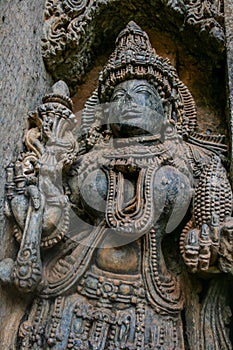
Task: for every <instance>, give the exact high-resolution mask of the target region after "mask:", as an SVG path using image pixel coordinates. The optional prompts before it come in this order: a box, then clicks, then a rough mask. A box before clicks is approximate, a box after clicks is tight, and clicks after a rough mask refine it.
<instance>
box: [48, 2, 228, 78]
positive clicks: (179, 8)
mask: <svg viewBox="0 0 233 350" xmlns="http://www.w3.org/2000/svg"><path fill="white" fill-rule="evenodd" d="M160 2H161V4H162V5H163V6H165V7H167V8H169V9H172V10H173V11H174V16H176V15H177V14H178V16H180V15H181V14H182V17H183V23H184V26H185V25H186V23H188V24H190V25H194V26H196V27H197V28H199V29H200V31H207V32H208V33H210V37H211V36H212V37H214V38H215V39H216V40H217V41H218V42H220V43H221V44H223V43H224V28H223V0H205V1H202V0H184V1H183V0H180V1H176V0H165V1H164V0H163V1H162V0H153V1H151V6H152V8H153V6H157V5H158V6H160V5H161V4H160ZM112 3H113V4H114V6H123V5H121V2H117V1H116V0H83V1H82V0H64V1H61V0H47V1H46V3H45V12H44V16H45V23H44V33H43V36H42V55H43V57H44V59H45V61H46V64H47V66H48V68H49V70H50V71H51V72H54V73H55V74H57V73H56V68H55V67H56V66H60V64H66V65H67V66H68V67H69V71H70V72H69V73H70V76H65V77H66V81H68V80H70V81H71V82H72V83H74V82H76V83H77V81H80V80H81V79H82V77H83V76H84V74H85V73H86V71H87V68H88V66H89V65H90V63H91V59H92V51H93V48H92V46H93V43H94V40H95V39H94V36H93V35H90V33H91V32H93V31H94V24H93V23H94V21H95V19H96V17H98V15H99V13H100V11H102V10H103V9H104V8H108V6H110V5H112ZM136 6H137V4H136ZM139 6H140V5H139ZM138 10H139V11H140V8H139V9H138ZM87 38H88V40H87ZM68 51H69V52H70V57H66V59H64V53H66V52H68ZM84 52H85V54H83V53H84ZM73 55H74V57H72V58H71V56H73ZM59 72H60V73H59V74H60V78H63V73H64V72H63V73H62V69H60V68H59ZM71 72H72V73H71Z"/></svg>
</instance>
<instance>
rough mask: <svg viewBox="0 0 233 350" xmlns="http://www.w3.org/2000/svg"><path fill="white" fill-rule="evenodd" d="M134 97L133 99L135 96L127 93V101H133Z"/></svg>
mask: <svg viewBox="0 0 233 350" xmlns="http://www.w3.org/2000/svg"><path fill="white" fill-rule="evenodd" d="M132 99H133V97H132V96H131V95H130V94H129V93H126V94H125V101H126V102H129V101H132Z"/></svg>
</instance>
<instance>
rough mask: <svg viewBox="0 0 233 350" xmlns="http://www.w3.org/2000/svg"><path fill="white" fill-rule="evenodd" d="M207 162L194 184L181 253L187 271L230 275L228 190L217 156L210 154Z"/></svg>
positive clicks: (232, 256) (231, 248) (232, 223)
mask: <svg viewBox="0 0 233 350" xmlns="http://www.w3.org/2000/svg"><path fill="white" fill-rule="evenodd" d="M207 159H209V160H208V161H207V162H206V163H205V164H204V165H203V167H202V171H201V172H200V175H199V178H198V181H197V184H196V188H195V192H194V199H193V209H192V219H191V221H190V222H189V223H188V224H187V225H186V227H185V228H184V230H183V232H182V234H181V240H180V248H181V254H182V257H183V259H184V262H185V264H186V265H187V266H188V267H189V269H190V271H191V272H198V271H208V272H215V273H216V272H231V271H232V267H233V245H232V232H233V219H232V217H231V215H232V190H231V186H230V182H229V179H228V174H227V171H226V169H225V168H224V166H223V164H222V162H221V159H220V157H219V156H218V155H216V154H214V153H213V154H212V156H210V157H208V158H207Z"/></svg>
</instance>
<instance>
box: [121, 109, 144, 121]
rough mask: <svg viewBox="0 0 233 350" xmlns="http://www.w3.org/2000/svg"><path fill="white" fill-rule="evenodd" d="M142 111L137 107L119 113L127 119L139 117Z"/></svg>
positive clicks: (122, 117)
mask: <svg viewBox="0 0 233 350" xmlns="http://www.w3.org/2000/svg"><path fill="white" fill-rule="evenodd" d="M142 113H143V111H140V110H139V109H133V110H132V109H129V110H124V111H123V112H122V113H121V119H124V120H127V119H134V118H138V117H141V115H142Z"/></svg>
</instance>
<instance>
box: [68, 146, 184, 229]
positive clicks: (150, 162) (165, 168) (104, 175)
mask: <svg viewBox="0 0 233 350" xmlns="http://www.w3.org/2000/svg"><path fill="white" fill-rule="evenodd" d="M124 151H125V150H124V149H120V150H116V149H114V150H112V152H110V151H108V152H106V151H105V152H102V153H101V152H100V153H99V154H98V153H94V152H93V154H92V155H90V154H88V155H86V156H84V158H83V159H82V160H81V161H80V164H81V165H80V167H79V170H78V178H77V179H76V181H73V187H72V186H71V187H72V189H71V192H72V196H73V198H72V200H73V201H74V199H75V198H77V200H78V202H79V203H81V205H82V206H83V207H84V208H85V212H86V213H89V214H90V215H91V216H92V217H93V216H94V217H95V216H96V217H99V218H106V221H107V224H108V226H109V227H111V228H113V229H115V230H117V231H118V232H119V233H127V232H128V233H130V232H134V233H137V232H139V234H144V233H146V231H148V230H149V229H150V228H151V227H152V226H153V224H154V223H155V222H156V221H157V220H158V219H159V217H160V216H161V214H162V213H163V212H164V211H166V212H167V215H168V218H167V219H168V221H169V222H168V225H167V231H168V232H170V231H172V230H173V228H175V227H174V226H177V224H178V223H179V222H180V220H182V218H183V215H184V213H185V212H186V210H187V208H188V206H189V203H190V199H191V184H190V181H189V179H188V176H187V175H186V174H184V173H183V172H181V171H180V170H179V169H178V168H177V167H175V166H172V165H168V163H167V164H166V161H164V159H166V157H167V154H166V152H160V153H159V154H153V153H152V152H151V153H150V152H148V149H147V150H144V149H142V151H141V154H140V153H139V152H138V153H137V150H136V151H135V153H133V150H131V152H129V150H128V153H126V152H125V153H124ZM143 151H144V154H143ZM145 151H147V152H145ZM74 183H75V186H74ZM76 193H77V194H76ZM180 216H182V218H180Z"/></svg>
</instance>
